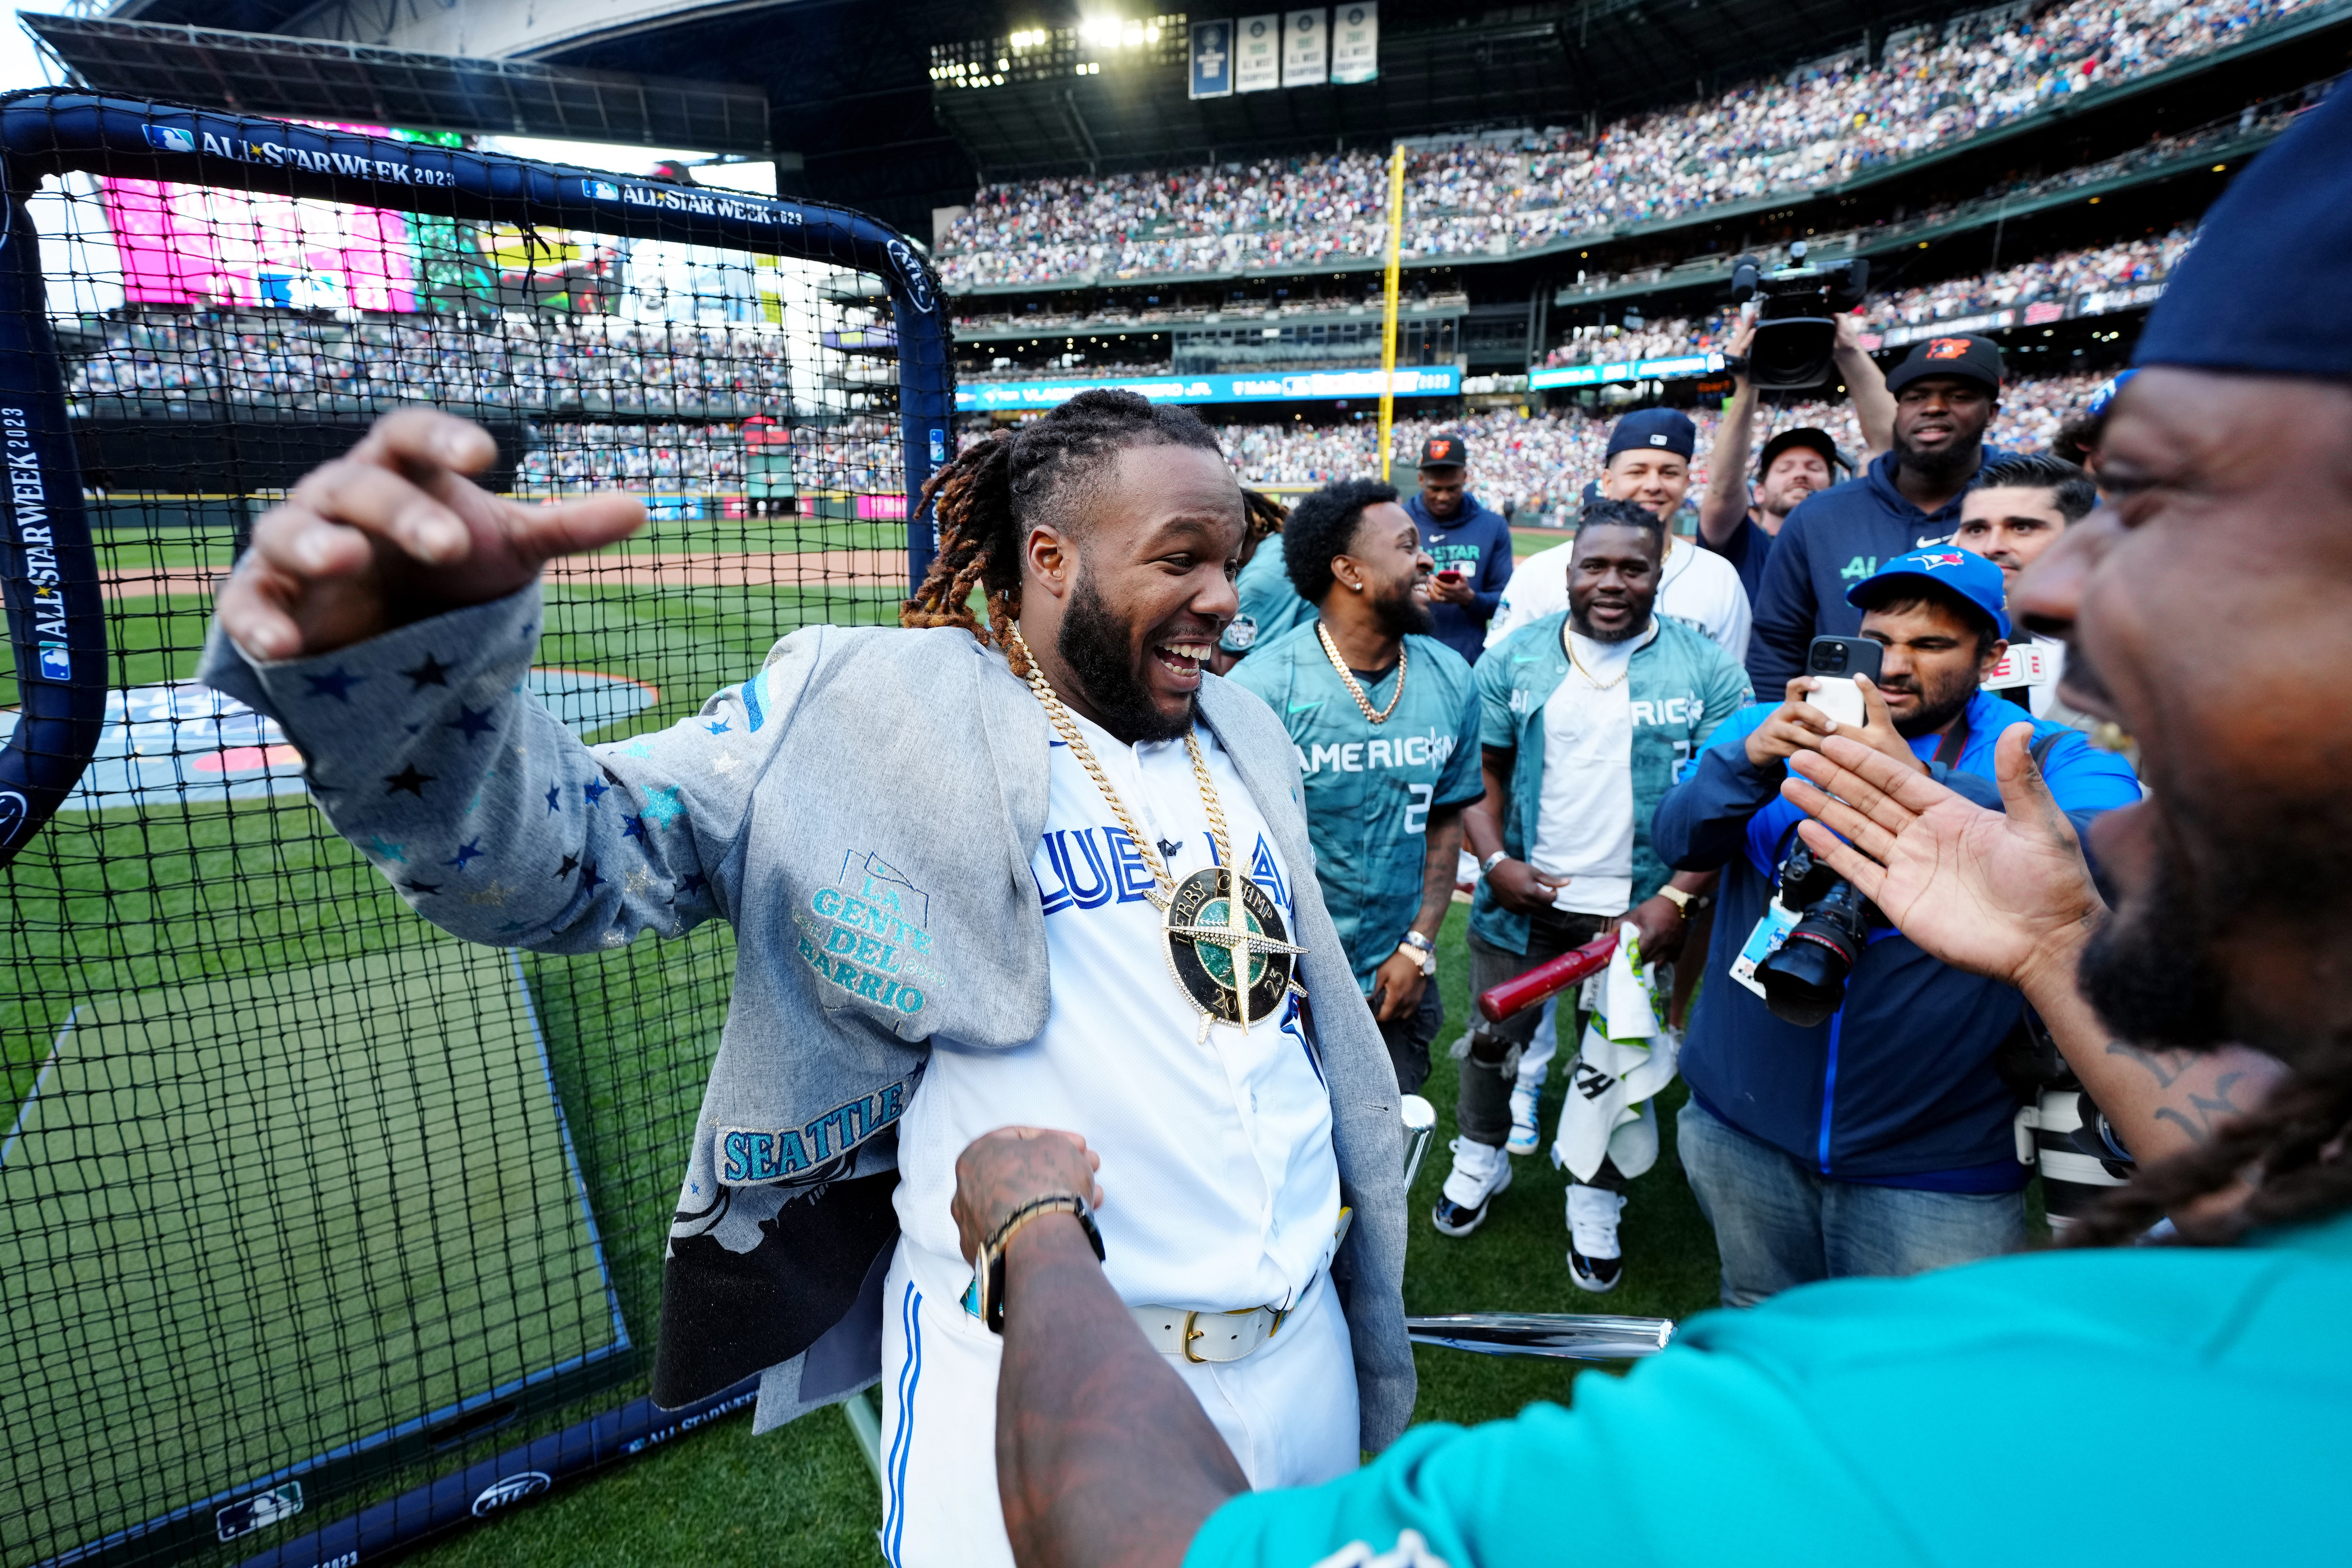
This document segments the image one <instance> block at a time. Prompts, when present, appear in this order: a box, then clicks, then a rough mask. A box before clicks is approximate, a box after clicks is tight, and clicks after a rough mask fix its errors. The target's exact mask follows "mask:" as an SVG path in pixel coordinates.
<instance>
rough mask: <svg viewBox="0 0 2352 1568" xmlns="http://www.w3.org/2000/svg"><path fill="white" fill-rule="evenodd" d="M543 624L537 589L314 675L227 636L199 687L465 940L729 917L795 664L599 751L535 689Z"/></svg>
mask: <svg viewBox="0 0 2352 1568" xmlns="http://www.w3.org/2000/svg"><path fill="white" fill-rule="evenodd" d="M539 621H540V595H539V590H538V588H537V585H536V584H533V585H531V586H530V587H526V588H524V589H522V590H520V592H517V593H514V594H511V595H507V596H506V597H504V598H500V599H495V600H492V601H490V602H489V603H488V604H483V605H472V606H469V607H467V608H465V609H462V610H456V611H451V612H449V613H447V614H445V615H440V616H433V617H430V618H428V619H425V620H422V621H416V622H412V623H410V624H409V625H406V626H400V627H398V628H396V629H394V630H392V631H388V632H385V633H383V635H381V636H379V637H371V638H369V639H367V640H366V641H363V642H359V643H354V644H352V645H350V646H348V647H341V648H336V649H334V650H332V651H331V652H327V653H322V654H319V655H315V656H313V657H311V658H296V659H284V660H258V659H254V658H250V657H249V656H247V654H245V653H244V652H243V650H241V649H240V648H239V647H237V645H236V643H235V642H234V641H233V640H231V639H230V638H229V637H227V636H226V635H225V634H224V633H222V632H220V631H218V630H216V631H215V634H214V636H213V637H212V638H211V640H210V642H209V643H208V645H207V647H206V651H205V665H204V668H203V670H202V672H201V673H202V679H204V680H205V683H206V684H207V685H210V686H213V687H215V689H220V690H223V691H226V692H227V693H229V694H230V695H231V696H234V697H236V698H237V699H239V700H242V701H244V702H246V703H247V705H249V706H251V707H253V708H256V709H257V710H261V711H263V712H265V713H268V714H269V715H270V716H271V717H272V718H274V719H276V720H277V721H278V724H279V726H280V727H281V728H283V729H284V730H285V731H286V733H287V736H288V738H289V740H291V741H292V742H294V743H295V745H296V746H297V747H298V748H299V749H300V751H301V752H302V754H303V756H304V758H305V759H306V760H307V762H308V764H309V767H310V788H311V793H312V794H313V795H314V796H315V797H316V798H317V800H318V802H319V805H320V809H321V810H322V811H324V812H325V813H326V815H327V817H328V819H329V820H330V821H331V822H332V823H333V824H334V825H335V828H336V830H337V831H338V832H340V833H341V834H342V836H343V837H346V838H348V839H350V840H351V841H352V844H353V845H355V846H357V847H359V849H360V850H361V852H362V853H363V854H364V855H366V856H367V858H368V859H369V860H370V861H371V862H372V863H373V865H374V866H375V867H376V868H378V869H379V870H381V871H382V872H383V874H384V875H385V877H386V878H387V879H390V880H391V882H392V884H393V886H394V888H395V889H398V890H399V892H400V893H401V895H402V897H403V898H404V899H405V900H407V901H408V903H409V905H410V906H411V907H412V908H414V909H415V910H417V912H418V913H420V914H422V915H424V916H425V918H426V919H428V920H430V921H433V923H434V924H436V925H437V926H439V927H441V928H442V929H443V930H445V931H449V932H450V933H452V934H453V935H456V936H460V937H464V938H466V939H467V940H468V941H472V942H488V943H491V944H493V945H497V946H509V947H531V948H539V949H542V950H545V951H551V952H586V951H590V950H593V949H595V948H600V947H618V946H621V945H623V944H625V943H626V942H630V941H632V940H634V939H635V937H637V936H638V935H640V934H642V933H643V932H645V931H654V932H656V933H658V934H662V935H676V934H678V933H680V932H683V931H687V930H688V929H689V928H690V927H692V926H693V925H695V924H696V923H698V921H702V920H704V919H706V918H708V917H709V916H710V915H713V914H717V913H722V912H731V911H730V910H728V909H727V906H726V900H725V896H726V892H727V889H729V888H730V886H731V880H730V878H729V877H728V876H727V873H726V871H725V869H724V868H725V866H726V864H727V861H728V858H729V852H730V848H731V847H732V845H733V842H734V839H735V837H736V833H737V829H738V826H739V825H740V822H741V819H742V816H743V812H744V807H745V803H746V802H747V801H748V799H749V798H750V794H751V780H752V779H753V778H754V777H756V776H757V774H758V773H759V771H760V768H761V763H763V761H764V760H765V757H766V755H767V753H768V752H769V751H770V750H771V749H772V743H773V742H774V741H775V740H776V739H777V737H778V736H779V735H780V734H781V733H782V731H783V728H784V726H783V725H782V722H780V721H772V720H773V718H774V714H775V711H776V708H777V707H778V704H775V703H772V702H766V701H763V700H762V695H763V690H764V689H765V688H766V685H767V682H768V681H769V679H770V677H771V675H772V674H774V675H777V676H779V678H780V685H781V684H783V683H785V681H786V680H788V679H789V676H790V672H791V671H792V670H793V668H795V666H796V664H797V663H798V662H799V661H798V660H796V659H795V658H793V656H792V653H791V652H789V651H788V652H787V653H786V654H785V655H784V656H782V658H780V660H779V661H777V662H776V663H774V664H772V666H771V668H770V669H768V670H763V671H761V672H760V673H758V674H756V675H754V676H753V677H752V678H751V679H750V680H749V681H747V682H745V683H744V684H743V685H741V686H736V687H730V688H729V689H726V690H724V691H721V692H719V694H718V695H717V696H715V697H713V698H711V699H710V700H709V701H708V702H707V703H705V704H704V705H703V708H702V710H701V711H700V712H698V713H697V714H696V715H695V716H694V717H692V718H691V719H688V720H685V721H680V722H679V723H677V724H675V725H673V726H671V727H670V728H668V729H667V730H663V731H656V732H654V733H651V734H647V735H641V736H638V737H636V738H635V739H632V740H628V741H622V742H612V743H608V744H601V745H597V746H593V747H592V746H589V745H587V744H585V743H583V742H582V741H581V740H580V739H579V737H578V736H576V735H574V734H573V733H572V731H571V730H570V729H568V728H567V727H566V726H565V725H564V724H563V723H562V721H561V720H559V719H558V718H557V717H556V715H555V714H553V713H552V712H551V711H549V710H548V709H547V708H546V707H545V706H544V705H543V704H542V703H541V702H540V701H539V700H538V699H537V698H536V697H534V696H533V695H532V694H531V692H530V689H529V683H528V679H527V678H528V675H529V672H530V660H531V655H532V652H533V650H534V649H535V648H536V647H537V646H538V634H539ZM816 635H818V634H810V635H809V637H803V639H800V643H801V645H802V646H813V642H812V639H813V638H814V636H816Z"/></svg>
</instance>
